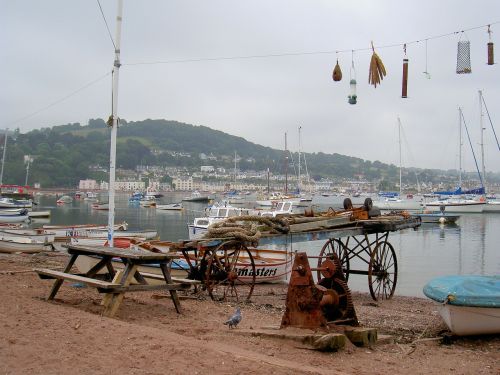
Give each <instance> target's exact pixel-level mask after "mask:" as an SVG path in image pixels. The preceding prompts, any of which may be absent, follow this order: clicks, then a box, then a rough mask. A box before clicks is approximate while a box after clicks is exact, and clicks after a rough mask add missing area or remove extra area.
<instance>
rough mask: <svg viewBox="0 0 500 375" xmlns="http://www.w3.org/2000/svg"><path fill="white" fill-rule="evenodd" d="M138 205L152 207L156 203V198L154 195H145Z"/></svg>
mask: <svg viewBox="0 0 500 375" xmlns="http://www.w3.org/2000/svg"><path fill="white" fill-rule="evenodd" d="M139 205H140V206H141V207H153V206H155V205H156V198H155V196H154V195H145V196H144V198H142V199H141V200H140V201H139Z"/></svg>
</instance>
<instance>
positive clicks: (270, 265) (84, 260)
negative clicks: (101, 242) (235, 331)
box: [75, 249, 293, 284]
mask: <svg viewBox="0 0 500 375" xmlns="http://www.w3.org/2000/svg"><path fill="white" fill-rule="evenodd" d="M249 250H250V252H251V253H252V255H253V256H254V263H255V282H256V283H280V282H286V280H287V279H288V275H289V274H290V272H291V270H292V264H293V253H290V252H286V251H279V250H260V249H249ZM266 253H270V254H271V256H272V258H271V257H269V258H266V257H265V256H260V255H259V254H266ZM98 261H99V259H98V258H93V257H91V256H84V255H81V256H79V257H78V258H77V259H76V263H75V265H76V267H77V268H78V269H79V270H80V272H82V273H85V272H87V271H88V270H90V269H91V268H92V267H93V266H95V265H96V264H97V262H98ZM174 262H175V261H174ZM181 262H183V263H185V261H184V260H182V261H181ZM179 264H180V262H179ZM113 267H115V268H116V269H122V268H123V263H121V262H119V261H113ZM186 268H187V264H186ZM105 272H106V271H105V270H102V271H101V273H105ZM139 272H141V273H145V274H146V279H148V277H147V274H148V273H149V274H154V275H161V269H160V268H159V267H156V266H155V265H149V266H148V265H145V266H140V267H139ZM236 272H238V276H239V279H240V280H241V281H243V282H247V281H251V280H252V278H253V277H252V275H251V274H250V272H251V270H250V269H249V266H248V263H244V262H242V263H241V264H237V265H236ZM171 275H172V276H173V277H179V278H186V277H187V269H179V268H176V267H175V266H174V267H172V269H171ZM148 281H150V282H151V284H155V279H148Z"/></svg>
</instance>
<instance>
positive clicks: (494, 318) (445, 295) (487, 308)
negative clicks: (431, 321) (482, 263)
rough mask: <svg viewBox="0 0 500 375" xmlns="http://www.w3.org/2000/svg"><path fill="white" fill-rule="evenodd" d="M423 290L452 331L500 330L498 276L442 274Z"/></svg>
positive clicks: (459, 332) (479, 331)
mask: <svg viewBox="0 0 500 375" xmlns="http://www.w3.org/2000/svg"><path fill="white" fill-rule="evenodd" d="M423 291H424V294H425V295H426V296H427V297H428V298H430V299H432V300H434V301H436V302H437V303H438V310H439V313H440V315H441V317H442V318H443V320H444V322H445V323H446V325H447V326H448V328H449V329H450V331H451V332H453V333H454V334H456V335H460V336H465V335H481V334H499V333H500V276H474V275H471V276H443V277H438V278H435V279H433V280H431V281H429V282H428V283H427V284H426V285H425V287H424V290H423Z"/></svg>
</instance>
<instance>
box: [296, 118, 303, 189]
mask: <svg viewBox="0 0 500 375" xmlns="http://www.w3.org/2000/svg"><path fill="white" fill-rule="evenodd" d="M301 129H302V126H299V179H298V180H299V181H298V184H297V190H298V191H299V194H300V183H301V181H300V180H301V175H300V147H301V144H300V130H301Z"/></svg>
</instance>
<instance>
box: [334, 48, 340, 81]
mask: <svg viewBox="0 0 500 375" xmlns="http://www.w3.org/2000/svg"><path fill="white" fill-rule="evenodd" d="M332 78H333V80H334V81H335V82H338V81H340V80H341V79H342V70H341V69H340V65H339V58H338V53H337V64H336V65H335V68H333V73H332Z"/></svg>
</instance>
